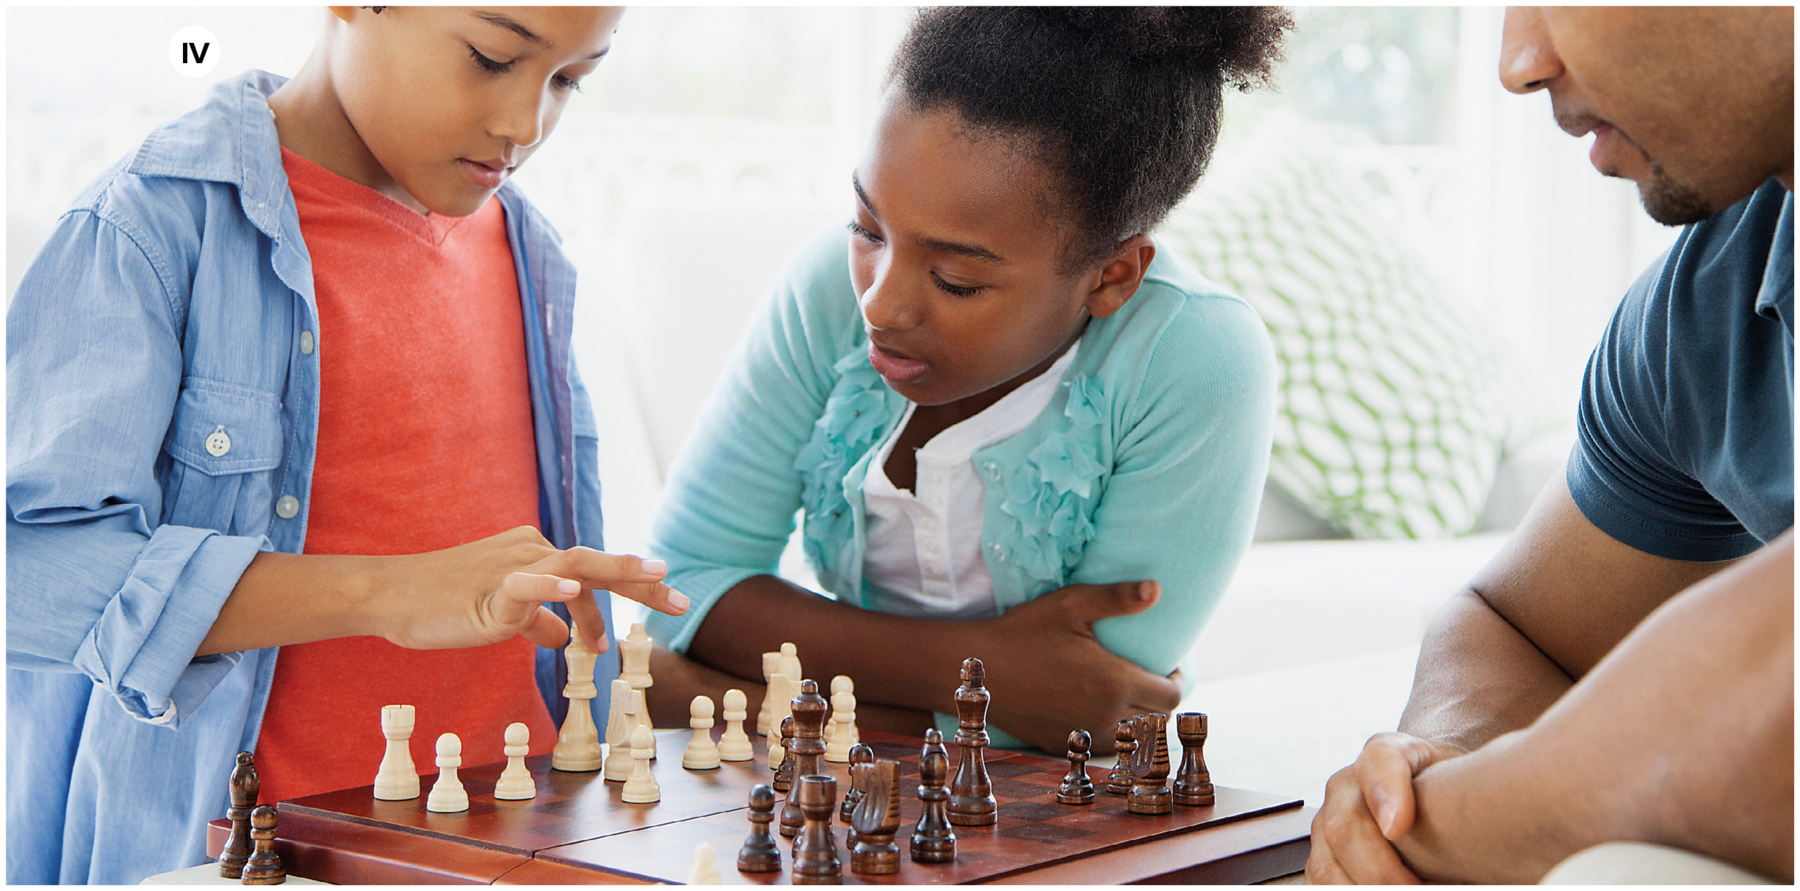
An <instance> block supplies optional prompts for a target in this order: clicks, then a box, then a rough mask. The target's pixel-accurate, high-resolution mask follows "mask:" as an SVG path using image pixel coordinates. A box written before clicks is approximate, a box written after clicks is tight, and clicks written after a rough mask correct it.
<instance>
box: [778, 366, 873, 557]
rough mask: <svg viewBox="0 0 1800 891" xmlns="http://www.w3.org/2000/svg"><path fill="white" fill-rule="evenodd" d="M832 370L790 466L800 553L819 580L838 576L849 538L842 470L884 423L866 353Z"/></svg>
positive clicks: (851, 524)
mask: <svg viewBox="0 0 1800 891" xmlns="http://www.w3.org/2000/svg"><path fill="white" fill-rule="evenodd" d="M832 370H833V371H835V372H837V373H838V375H839V381H838V384H837V386H836V387H834V388H832V391H831V395H830V396H829V397H827V398H826V400H825V411H824V412H823V413H822V414H821V415H820V416H819V419H818V420H817V421H815V422H813V431H812V438H811V439H810V440H808V441H807V443H806V445H804V446H801V447H800V453H799V454H798V455H796V456H795V458H794V469H795V470H798V471H800V480H801V489H800V504H801V506H802V507H804V508H805V509H806V520H805V526H804V530H803V532H802V539H803V541H804V542H805V546H806V555H807V557H808V558H810V559H811V561H812V564H813V568H814V569H815V570H817V571H818V573H819V575H820V578H821V580H823V581H826V582H827V587H831V585H830V584H829V582H830V581H831V580H835V579H837V578H840V577H841V570H842V567H840V566H839V565H838V564H839V562H840V559H841V558H840V555H841V552H842V550H843V548H844V547H845V546H846V545H847V544H849V542H850V540H851V538H852V530H853V529H854V528H855V527H854V523H855V518H853V517H852V516H850V500H849V499H848V498H846V497H845V495H844V475H845V474H847V473H849V472H850V468H851V467H852V466H853V465H855V464H856V462H857V461H859V460H861V459H862V456H863V455H864V454H865V453H866V452H868V450H869V449H870V447H872V446H874V445H875V440H876V437H878V436H880V435H881V432H882V431H884V430H886V429H887V426H888V421H889V420H890V419H889V417H888V414H889V412H888V399H887V393H888V392H889V390H888V387H887V384H886V383H885V382H884V381H882V379H881V375H880V374H878V373H876V371H875V369H874V368H872V367H870V366H869V354H868V353H865V352H860V351H858V352H852V353H851V354H850V355H848V356H845V357H844V358H842V359H839V360H838V362H837V364H836V365H834V366H832Z"/></svg>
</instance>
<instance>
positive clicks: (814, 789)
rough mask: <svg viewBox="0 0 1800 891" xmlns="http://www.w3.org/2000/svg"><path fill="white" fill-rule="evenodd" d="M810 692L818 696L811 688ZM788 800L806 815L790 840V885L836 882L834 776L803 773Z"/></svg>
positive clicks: (839, 872)
mask: <svg viewBox="0 0 1800 891" xmlns="http://www.w3.org/2000/svg"><path fill="white" fill-rule="evenodd" d="M813 695H815V696H816V695H818V693H817V691H814V694H813ZM789 800H790V801H795V802H797V803H798V806H799V808H800V812H801V813H803V814H805V815H806V822H805V824H804V825H803V826H802V827H801V830H800V837H799V838H796V839H794V877H793V878H794V884H796V885H837V884H841V883H843V881H844V868H843V864H842V862H841V861H839V860H838V853H837V838H836V837H834V836H833V835H832V834H831V812H832V810H833V809H834V808H835V807H836V805H837V778H836V777H830V776H824V775H822V774H807V775H803V776H801V777H799V778H798V779H797V780H795V782H794V795H792V796H790V798H789Z"/></svg>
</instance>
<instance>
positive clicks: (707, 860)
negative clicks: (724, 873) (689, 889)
mask: <svg viewBox="0 0 1800 891" xmlns="http://www.w3.org/2000/svg"><path fill="white" fill-rule="evenodd" d="M687 883H688V884H690V885H718V884H722V883H723V882H722V880H721V879H720V877H719V865H718V863H717V862H715V860H714V859H713V846H712V845H709V844H707V843H706V842H701V843H700V844H698V845H695V846H694V865H693V867H692V868H690V869H689V870H688V880H687Z"/></svg>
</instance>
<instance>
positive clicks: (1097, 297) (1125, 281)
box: [1085, 233, 1156, 319]
mask: <svg viewBox="0 0 1800 891" xmlns="http://www.w3.org/2000/svg"><path fill="white" fill-rule="evenodd" d="M1155 258H1156V242H1154V241H1151V240H1150V236H1148V235H1145V234H1142V233H1139V234H1137V235H1133V236H1132V237H1130V238H1127V239H1125V241H1124V242H1123V243H1121V244H1120V245H1119V247H1118V249H1117V250H1115V251H1113V253H1112V256H1110V257H1108V258H1106V263H1105V265H1103V266H1101V267H1100V278H1099V280H1098V281H1097V282H1096V283H1095V286H1094V289H1093V290H1091V291H1089V292H1088V296H1087V300H1086V301H1085V305H1086V306H1087V311H1088V314H1089V315H1091V316H1093V317H1094V318H1096V319H1104V318H1106V317H1107V316H1110V315H1112V314H1113V313H1115V312H1118V311H1119V308H1120V307H1122V306H1124V305H1125V301H1127V300H1130V299H1131V295H1133V294H1136V293H1137V290H1138V286H1139V285H1141V284H1143V283H1144V273H1145V272H1147V271H1149V269H1150V261H1151V260H1153V259H1155Z"/></svg>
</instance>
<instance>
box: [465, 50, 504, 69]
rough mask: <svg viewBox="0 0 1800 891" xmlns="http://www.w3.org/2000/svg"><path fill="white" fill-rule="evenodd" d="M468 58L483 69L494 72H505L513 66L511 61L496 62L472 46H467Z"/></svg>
mask: <svg viewBox="0 0 1800 891" xmlns="http://www.w3.org/2000/svg"><path fill="white" fill-rule="evenodd" d="M469 58H470V59H473V60H474V61H475V64H476V65H478V66H480V67H481V69H482V70H483V71H492V72H494V73H496V74H505V73H506V72H508V71H511V70H512V67H513V63H511V62H496V61H494V60H493V59H490V58H488V57H487V56H484V55H482V54H481V50H478V49H476V48H474V47H472V46H471V47H469Z"/></svg>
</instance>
